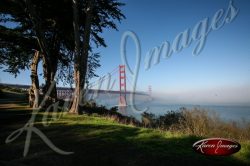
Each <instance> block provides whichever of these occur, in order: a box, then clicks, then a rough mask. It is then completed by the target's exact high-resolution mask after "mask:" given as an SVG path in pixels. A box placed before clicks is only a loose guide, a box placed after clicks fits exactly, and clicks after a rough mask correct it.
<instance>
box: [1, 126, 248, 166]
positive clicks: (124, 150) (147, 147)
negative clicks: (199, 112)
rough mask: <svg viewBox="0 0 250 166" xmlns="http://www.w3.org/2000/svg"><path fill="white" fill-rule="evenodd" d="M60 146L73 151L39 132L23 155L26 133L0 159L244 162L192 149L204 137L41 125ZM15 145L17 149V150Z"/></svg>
mask: <svg viewBox="0 0 250 166" xmlns="http://www.w3.org/2000/svg"><path fill="white" fill-rule="evenodd" d="M39 128H41V129H42V131H43V132H44V133H45V134H46V135H47V137H48V138H50V140H51V141H52V142H53V143H55V145H56V146H58V147H59V148H61V149H63V150H66V151H73V152H74V154H72V155H68V156H63V155H59V154H56V153H55V152H53V151H52V150H51V149H49V148H48V147H47V146H46V145H45V143H44V142H42V141H41V140H40V138H39V137H38V136H36V135H35V134H34V135H33V136H32V142H31V149H30V152H29V154H28V156H27V157H26V158H22V152H23V146H24V139H25V136H24V135H23V136H22V137H21V138H20V139H19V141H17V143H15V144H14V145H11V144H7V145H2V147H1V148H0V153H1V154H3V155H1V156H0V160H5V161H6V160H13V159H15V162H17V163H22V164H24V165H37V166H40V165H41V166H42V165H62V166H66V165H74V166H78V165H124V166H125V165H126V166H127V165H136V166H140V165H146V166H151V165H152V166H156V165H202V166H205V165H209V166H211V165H227V166H228V165H244V164H243V163H242V162H241V161H239V160H237V159H235V158H233V157H230V156H228V157H214V156H203V155H200V154H197V153H195V152H194V151H193V150H192V144H193V143H194V142H196V141H197V140H199V139H200V138H197V137H192V136H186V137H165V136H163V134H160V133H159V132H156V131H153V130H152V131H151V130H148V129H141V128H134V127H126V126H121V125H98V124H79V125H65V124H63V123H62V124H54V125H52V126H50V127H47V128H44V127H42V126H39ZM13 149H15V151H14V150H13Z"/></svg>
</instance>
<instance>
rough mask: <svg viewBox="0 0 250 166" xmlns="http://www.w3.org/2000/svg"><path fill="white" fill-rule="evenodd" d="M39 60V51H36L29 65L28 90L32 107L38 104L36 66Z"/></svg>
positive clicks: (36, 106)
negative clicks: (29, 86) (29, 81)
mask: <svg viewBox="0 0 250 166" xmlns="http://www.w3.org/2000/svg"><path fill="white" fill-rule="evenodd" d="M39 61H40V55H39V51H36V52H35V54H34V57H33V59H32V63H31V65H30V68H31V75H30V77H31V89H30V91H29V103H30V106H32V107H33V108H38V106H39V79H38V76H37V66H38V63H39Z"/></svg>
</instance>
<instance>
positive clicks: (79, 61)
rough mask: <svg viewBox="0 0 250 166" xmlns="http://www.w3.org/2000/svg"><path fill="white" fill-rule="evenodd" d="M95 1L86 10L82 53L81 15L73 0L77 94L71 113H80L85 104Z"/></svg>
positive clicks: (75, 0)
mask: <svg viewBox="0 0 250 166" xmlns="http://www.w3.org/2000/svg"><path fill="white" fill-rule="evenodd" d="M92 5H93V1H91V0H89V1H88V5H87V8H86V21H85V28H84V34H83V39H84V41H83V48H82V51H80V44H79V43H80V35H79V14H78V11H79V9H78V1H77V0H73V17H74V21H73V26H74V34H75V61H74V63H75V64H74V80H75V92H74V98H73V104H72V106H71V109H70V111H69V112H70V113H80V111H81V107H82V104H83V102H84V83H85V76H86V72H87V61H88V51H89V42H90V32H91V21H92V8H93V6H92Z"/></svg>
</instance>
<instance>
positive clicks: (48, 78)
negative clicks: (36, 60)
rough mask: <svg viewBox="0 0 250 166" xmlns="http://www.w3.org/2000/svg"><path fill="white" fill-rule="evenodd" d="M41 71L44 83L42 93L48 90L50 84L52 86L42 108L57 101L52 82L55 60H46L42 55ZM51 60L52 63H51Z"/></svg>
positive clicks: (55, 67)
mask: <svg viewBox="0 0 250 166" xmlns="http://www.w3.org/2000/svg"><path fill="white" fill-rule="evenodd" d="M42 60H43V73H44V80H45V85H44V87H43V94H46V93H47V91H48V90H49V88H50V86H52V85H53V86H54V87H53V89H52V91H51V93H50V94H49V97H48V99H47V101H46V102H45V104H44V106H43V107H44V108H47V107H48V106H49V105H51V104H52V103H54V102H56V101H57V92H56V84H52V83H53V81H54V79H55V74H56V70H57V63H58V61H57V60H53V61H52V60H48V58H47V57H45V56H43V58H42ZM51 61H52V62H53V65H52V63H51Z"/></svg>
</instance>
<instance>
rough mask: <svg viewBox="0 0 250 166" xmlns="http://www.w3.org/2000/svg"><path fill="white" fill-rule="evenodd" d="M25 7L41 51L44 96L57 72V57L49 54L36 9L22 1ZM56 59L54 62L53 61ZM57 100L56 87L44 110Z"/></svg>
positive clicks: (27, 2)
mask: <svg viewBox="0 0 250 166" xmlns="http://www.w3.org/2000/svg"><path fill="white" fill-rule="evenodd" d="M24 2H25V4H26V7H27V9H26V10H27V13H28V14H29V16H30V19H31V21H32V23H33V26H34V30H35V32H36V37H37V41H38V44H39V46H40V48H41V51H42V56H43V71H44V78H45V87H44V88H43V93H44V94H45V93H46V92H47V91H48V89H49V87H50V86H51V84H52V82H53V81H54V77H55V74H56V71H57V63H58V59H56V58H57V57H53V56H52V55H51V54H50V51H49V47H48V45H47V42H46V38H45V35H44V31H43V29H42V26H41V23H40V20H39V19H40V18H39V16H38V15H37V12H36V9H35V7H34V6H33V4H32V2H31V0H24ZM55 59H56V60H55ZM56 100H57V93H56V85H55V86H54V88H53V90H52V92H51V94H50V97H49V98H48V102H46V104H45V105H44V107H45V108H46V107H47V106H48V105H50V104H51V103H52V102H54V101H56Z"/></svg>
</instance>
